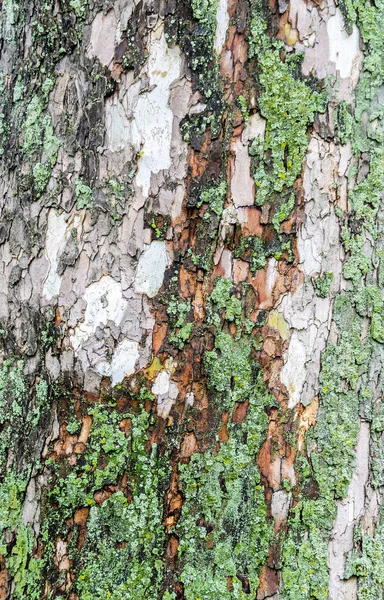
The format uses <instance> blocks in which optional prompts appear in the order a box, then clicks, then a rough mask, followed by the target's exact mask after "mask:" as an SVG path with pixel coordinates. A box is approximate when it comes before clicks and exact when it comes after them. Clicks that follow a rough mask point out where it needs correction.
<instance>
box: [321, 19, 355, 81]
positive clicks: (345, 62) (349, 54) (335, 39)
mask: <svg viewBox="0 0 384 600" xmlns="http://www.w3.org/2000/svg"><path fill="white" fill-rule="evenodd" d="M327 31H328V37H329V60H330V61H331V62H333V63H335V65H336V70H337V71H339V73H340V77H342V78H343V79H344V78H346V77H350V76H351V74H352V68H353V64H354V62H356V61H357V59H358V56H359V54H360V50H359V31H358V29H357V27H356V25H354V26H353V30H352V33H351V35H348V33H347V32H346V30H345V25H344V19H343V15H342V14H341V11H340V9H338V8H337V9H336V14H335V15H333V16H332V17H330V18H329V20H328V23H327Z"/></svg>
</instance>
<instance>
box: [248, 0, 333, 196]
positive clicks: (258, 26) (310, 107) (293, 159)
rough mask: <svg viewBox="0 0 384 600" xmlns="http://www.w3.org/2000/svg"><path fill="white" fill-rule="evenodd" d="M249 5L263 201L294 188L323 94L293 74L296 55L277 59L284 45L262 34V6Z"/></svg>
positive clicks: (259, 193) (258, 184)
mask: <svg viewBox="0 0 384 600" xmlns="http://www.w3.org/2000/svg"><path fill="white" fill-rule="evenodd" d="M252 4H253V8H252V11H253V14H254V15H255V16H254V17H253V19H252V21H251V24H250V57H251V58H252V57H255V58H256V59H257V80H258V84H259V86H260V88H261V95H260V97H259V98H258V104H259V109H260V113H261V115H262V116H263V117H264V118H265V119H266V130H265V139H264V144H263V156H262V157H261V159H260V160H259V161H257V164H256V167H255V171H254V179H255V184H256V188H257V191H256V203H257V204H258V205H262V204H264V202H266V201H270V199H271V196H272V197H273V195H274V193H276V192H277V193H281V192H283V190H285V189H287V188H292V186H293V184H294V182H295V180H296V178H297V177H298V175H300V173H301V168H302V162H303V159H304V155H305V152H306V149H307V147H308V135H307V130H308V127H309V125H310V124H311V123H312V122H313V119H314V116H315V113H316V112H318V111H324V108H325V106H324V99H325V98H324V96H323V95H322V94H319V93H318V92H316V91H313V90H312V89H311V88H310V87H309V85H308V84H307V83H306V82H305V81H302V80H300V79H299V78H298V77H297V76H296V73H297V71H298V69H297V67H298V65H299V61H300V55H298V54H293V55H287V56H286V57H285V60H284V61H282V60H281V54H282V52H283V50H284V44H283V43H282V42H280V41H277V40H273V39H271V38H270V37H269V36H268V35H267V34H266V29H267V25H266V23H265V21H264V18H263V13H262V8H261V5H260V4H259V2H257V1H254V2H253V3H252Z"/></svg>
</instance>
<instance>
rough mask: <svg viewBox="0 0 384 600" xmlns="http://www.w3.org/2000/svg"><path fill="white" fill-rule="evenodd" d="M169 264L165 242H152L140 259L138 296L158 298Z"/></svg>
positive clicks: (137, 279) (137, 273)
mask: <svg viewBox="0 0 384 600" xmlns="http://www.w3.org/2000/svg"><path fill="white" fill-rule="evenodd" d="M169 263H170V258H169V255H168V251H167V246H166V244H165V242H160V241H155V242H152V243H151V244H150V245H149V246H148V247H147V248H146V249H145V250H144V252H143V253H142V254H141V256H140V259H139V264H138V266H137V272H136V277H135V284H134V288H135V292H136V294H146V295H147V296H148V297H149V298H153V297H154V296H156V294H157V292H158V291H159V289H160V288H161V286H162V285H163V280H164V273H165V269H166V268H167V266H168V265H169Z"/></svg>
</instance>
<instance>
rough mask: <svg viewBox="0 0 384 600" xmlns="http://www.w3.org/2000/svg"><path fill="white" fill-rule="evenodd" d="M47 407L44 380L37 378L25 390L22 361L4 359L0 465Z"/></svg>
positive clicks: (0, 395) (1, 369) (0, 393)
mask: <svg viewBox="0 0 384 600" xmlns="http://www.w3.org/2000/svg"><path fill="white" fill-rule="evenodd" d="M47 408H48V384H47V382H46V381H44V380H40V381H38V382H37V383H36V385H35V386H34V387H33V388H32V390H29V387H28V383H27V381H26V379H25V377H24V363H23V361H12V360H5V361H4V362H3V364H2V365H1V367H0V427H1V441H0V469H1V470H3V469H4V467H5V465H6V462H7V457H8V455H9V453H10V452H14V451H15V448H16V447H18V446H19V445H20V444H22V443H23V441H24V440H26V439H28V435H30V434H31V432H32V431H33V430H34V429H35V428H36V427H37V425H38V423H39V421H40V418H41V417H42V415H43V414H44V413H45V411H46V410H47Z"/></svg>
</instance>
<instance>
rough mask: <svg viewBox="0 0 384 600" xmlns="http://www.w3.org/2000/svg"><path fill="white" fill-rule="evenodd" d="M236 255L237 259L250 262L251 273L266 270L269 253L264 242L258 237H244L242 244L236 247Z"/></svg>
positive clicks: (241, 240)
mask: <svg viewBox="0 0 384 600" xmlns="http://www.w3.org/2000/svg"><path fill="white" fill-rule="evenodd" d="M234 254H235V258H241V259H242V260H245V261H246V262H249V264H250V269H251V273H256V271H258V270H259V269H264V267H265V266H266V264H267V258H268V253H267V252H266V250H265V248H264V244H263V240H262V239H261V238H259V237H257V236H256V235H249V236H248V237H242V238H241V239H240V244H239V245H238V246H236V247H235V252H234Z"/></svg>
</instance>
